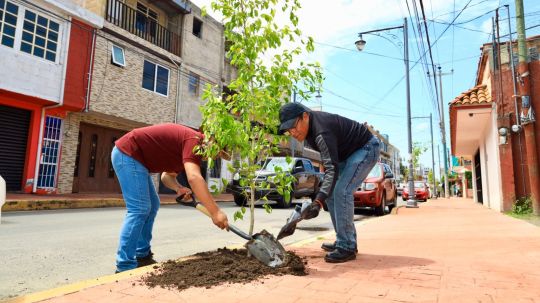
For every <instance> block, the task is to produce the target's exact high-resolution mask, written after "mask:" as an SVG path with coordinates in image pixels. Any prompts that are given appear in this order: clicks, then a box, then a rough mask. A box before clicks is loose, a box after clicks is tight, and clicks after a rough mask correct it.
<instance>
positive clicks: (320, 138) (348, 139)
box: [279, 103, 380, 263]
mask: <svg viewBox="0 0 540 303" xmlns="http://www.w3.org/2000/svg"><path fill="white" fill-rule="evenodd" d="M279 119H280V122H281V124H280V126H279V132H280V134H285V135H288V136H291V137H293V138H295V139H296V140H298V141H300V142H301V141H304V140H306V141H307V143H308V144H309V145H310V146H311V147H312V148H313V149H315V150H317V151H319V152H320V154H321V160H322V163H323V165H324V179H323V182H322V185H321V186H320V188H319V192H318V193H317V195H316V197H315V200H314V201H313V203H312V204H311V205H310V207H309V208H307V209H304V210H303V211H305V212H310V215H308V216H303V218H306V219H308V218H313V217H316V216H317V215H318V212H319V211H320V209H321V207H322V205H323V203H325V202H326V205H327V206H328V211H329V212H330V217H331V219H332V224H333V225H334V230H335V231H336V241H335V242H334V243H324V244H323V245H322V249H324V250H325V251H328V253H327V254H326V256H325V260H326V262H330V263H341V262H346V261H349V260H353V259H356V252H357V245H356V228H355V226H354V221H353V217H354V197H353V192H354V191H355V190H356V189H357V188H358V187H359V186H360V184H362V182H363V181H364V179H365V178H366V177H367V175H368V174H369V172H370V171H371V169H372V168H373V166H374V165H375V163H377V161H378V160H379V152H380V151H379V140H378V139H377V137H375V136H373V134H371V132H370V131H369V130H368V128H367V127H366V126H365V125H363V124H361V123H358V122H356V121H353V120H350V119H347V118H345V117H341V116H339V115H336V114H331V113H326V112H319V111H311V110H310V109H309V108H307V107H305V106H303V105H302V104H299V103H287V104H285V105H283V106H282V107H281V109H280V111H279Z"/></svg>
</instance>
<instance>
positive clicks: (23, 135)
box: [0, 105, 31, 191]
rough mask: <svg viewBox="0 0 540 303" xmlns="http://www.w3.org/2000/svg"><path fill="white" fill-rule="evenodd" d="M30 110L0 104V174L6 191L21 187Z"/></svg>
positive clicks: (17, 189) (16, 189)
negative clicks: (4, 182) (4, 181)
mask: <svg viewBox="0 0 540 303" xmlns="http://www.w3.org/2000/svg"><path fill="white" fill-rule="evenodd" d="M30 115H31V113H30V111H27V110H22V109H18V108H14V107H9V106H3V105H0V130H1V131H0V175H1V176H2V178H4V180H6V186H7V191H19V190H21V187H22V177H23V170H24V161H25V158H26V143H27V141H28V128H29V125H30Z"/></svg>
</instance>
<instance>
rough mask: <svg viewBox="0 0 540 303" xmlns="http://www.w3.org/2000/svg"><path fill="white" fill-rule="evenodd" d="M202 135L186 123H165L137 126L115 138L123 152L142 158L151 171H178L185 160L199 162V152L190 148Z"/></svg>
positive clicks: (198, 141) (182, 168) (182, 167)
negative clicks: (185, 124) (197, 153)
mask: <svg viewBox="0 0 540 303" xmlns="http://www.w3.org/2000/svg"><path fill="white" fill-rule="evenodd" d="M202 137H203V135H202V134H201V133H199V132H197V131H196V130H193V129H191V128H189V127H187V126H184V125H179V124H174V123H166V124H158V125H152V126H147V127H142V128H136V129H134V130H132V131H130V132H129V133H127V134H125V135H124V136H122V138H120V139H118V140H116V142H115V145H116V147H117V148H118V149H120V150H121V151H122V152H123V153H125V154H126V155H129V156H131V157H132V158H134V159H135V160H137V161H139V162H141V164H142V165H144V166H145V167H146V168H147V169H148V170H149V171H150V172H151V173H160V172H176V173H178V172H181V171H184V170H185V169H184V163H186V162H193V163H196V164H198V165H199V166H200V165H201V156H199V155H196V154H195V152H194V151H193V148H194V147H195V146H196V145H198V144H200V142H201V139H202Z"/></svg>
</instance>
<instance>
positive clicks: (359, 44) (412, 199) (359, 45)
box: [354, 18, 418, 208]
mask: <svg viewBox="0 0 540 303" xmlns="http://www.w3.org/2000/svg"><path fill="white" fill-rule="evenodd" d="M399 28H402V29H403V44H404V45H403V62H404V63H405V82H406V92H407V135H408V140H409V177H408V179H409V200H407V207H409V208H410V207H413V208H416V207H418V204H417V203H416V199H415V198H416V197H415V196H414V180H413V178H414V176H413V163H412V131H411V84H410V79H409V43H408V34H407V18H403V25H400V26H394V27H387V28H381V29H376V30H371V31H366V32H361V33H358V37H359V38H360V39H359V40H358V41H356V42H355V43H354V44H355V45H356V48H357V49H358V50H359V51H362V50H363V49H364V47H365V46H366V41H365V40H364V39H362V35H363V34H371V33H376V32H382V31H387V30H392V29H399Z"/></svg>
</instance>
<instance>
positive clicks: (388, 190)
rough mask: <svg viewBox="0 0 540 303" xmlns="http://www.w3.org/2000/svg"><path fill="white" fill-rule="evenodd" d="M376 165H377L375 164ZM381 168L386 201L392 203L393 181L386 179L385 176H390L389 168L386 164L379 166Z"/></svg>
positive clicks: (393, 193)
mask: <svg viewBox="0 0 540 303" xmlns="http://www.w3.org/2000/svg"><path fill="white" fill-rule="evenodd" d="M376 165H378V164H376ZM381 165H382V166H383V178H384V181H383V182H384V190H385V196H386V201H392V200H394V195H395V191H394V179H393V178H386V174H392V170H391V169H390V166H388V165H386V164H381Z"/></svg>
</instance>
